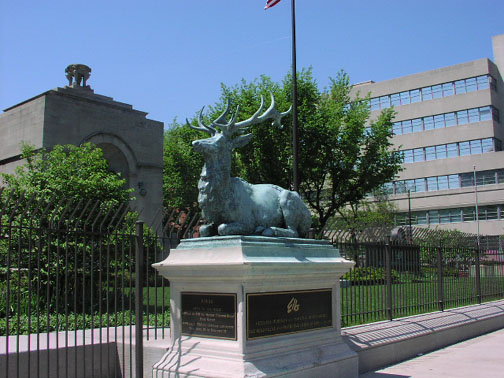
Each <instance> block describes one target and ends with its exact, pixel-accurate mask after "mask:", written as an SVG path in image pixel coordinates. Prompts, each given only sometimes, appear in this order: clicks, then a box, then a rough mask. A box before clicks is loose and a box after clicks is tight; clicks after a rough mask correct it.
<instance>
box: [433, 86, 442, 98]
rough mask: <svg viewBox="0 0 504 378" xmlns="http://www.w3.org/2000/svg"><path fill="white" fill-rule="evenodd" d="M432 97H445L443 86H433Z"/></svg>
mask: <svg viewBox="0 0 504 378" xmlns="http://www.w3.org/2000/svg"><path fill="white" fill-rule="evenodd" d="M432 97H433V98H441V97H443V89H442V87H441V85H440V84H439V85H433V86H432Z"/></svg>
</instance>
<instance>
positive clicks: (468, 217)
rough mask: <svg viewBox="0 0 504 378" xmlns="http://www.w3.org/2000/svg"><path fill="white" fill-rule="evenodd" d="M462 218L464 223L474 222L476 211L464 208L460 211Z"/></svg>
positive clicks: (472, 208)
mask: <svg viewBox="0 0 504 378" xmlns="http://www.w3.org/2000/svg"><path fill="white" fill-rule="evenodd" d="M462 216H463V221H464V222H471V221H474V220H476V211H475V210H474V207H464V208H463V209H462Z"/></svg>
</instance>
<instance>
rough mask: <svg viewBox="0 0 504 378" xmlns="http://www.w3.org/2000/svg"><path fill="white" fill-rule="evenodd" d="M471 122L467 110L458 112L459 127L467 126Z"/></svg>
mask: <svg viewBox="0 0 504 378" xmlns="http://www.w3.org/2000/svg"><path fill="white" fill-rule="evenodd" d="M468 122H469V118H468V116H467V110H461V111H459V112H457V123H458V124H459V125H465V124H466V123H468Z"/></svg>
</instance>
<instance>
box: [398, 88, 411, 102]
mask: <svg viewBox="0 0 504 378" xmlns="http://www.w3.org/2000/svg"><path fill="white" fill-rule="evenodd" d="M399 96H400V97H401V105H407V104H409V103H410V96H409V92H408V91H406V92H401V93H399Z"/></svg>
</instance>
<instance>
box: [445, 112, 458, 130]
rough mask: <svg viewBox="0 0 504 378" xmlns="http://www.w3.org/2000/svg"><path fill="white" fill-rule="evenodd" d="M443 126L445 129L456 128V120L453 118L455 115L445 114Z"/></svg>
mask: <svg viewBox="0 0 504 378" xmlns="http://www.w3.org/2000/svg"><path fill="white" fill-rule="evenodd" d="M445 124H446V127H451V126H456V125H457V119H456V118H455V113H446V114H445Z"/></svg>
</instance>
